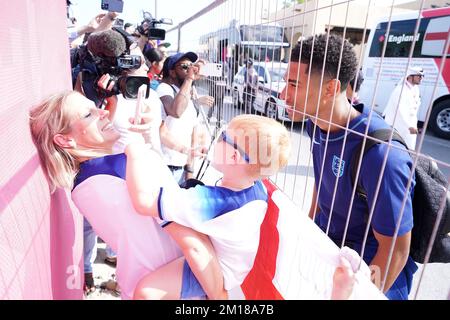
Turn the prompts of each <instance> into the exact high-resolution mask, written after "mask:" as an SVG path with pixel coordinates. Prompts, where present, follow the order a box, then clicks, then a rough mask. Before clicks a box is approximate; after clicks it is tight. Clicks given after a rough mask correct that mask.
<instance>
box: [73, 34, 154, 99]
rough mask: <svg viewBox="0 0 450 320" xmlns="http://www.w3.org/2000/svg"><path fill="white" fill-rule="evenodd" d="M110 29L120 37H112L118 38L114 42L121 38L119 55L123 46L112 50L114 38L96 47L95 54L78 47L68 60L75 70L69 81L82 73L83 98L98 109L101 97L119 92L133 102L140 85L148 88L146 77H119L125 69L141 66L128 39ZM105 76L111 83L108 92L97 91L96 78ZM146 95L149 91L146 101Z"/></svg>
mask: <svg viewBox="0 0 450 320" xmlns="http://www.w3.org/2000/svg"><path fill="white" fill-rule="evenodd" d="M113 30H114V31H116V32H117V33H119V34H120V35H118V34H114V37H116V38H117V37H119V39H118V40H120V37H124V40H125V50H123V52H122V49H123V47H121V48H116V47H115V43H117V39H111V41H110V43H108V44H107V45H105V44H102V45H99V48H95V49H97V50H98V52H96V53H95V52H91V51H89V50H88V47H87V46H85V45H83V46H80V47H79V49H78V52H77V55H76V58H75V60H73V61H72V67H73V70H75V72H73V75H72V76H73V78H74V77H75V76H76V75H75V73H76V72H77V71H78V72H82V83H81V85H82V87H83V91H84V93H85V95H86V97H87V98H88V99H90V100H92V101H94V103H95V104H96V105H97V107H100V106H101V104H102V101H103V100H104V99H105V98H108V97H111V96H114V95H118V94H120V93H122V95H123V96H124V97H125V98H126V99H136V98H137V94H138V89H139V87H140V86H141V85H143V84H146V85H147V86H148V87H150V85H149V83H150V80H149V78H148V77H139V76H127V75H123V72H124V71H126V70H133V69H138V68H140V67H141V64H142V61H141V56H140V55H131V54H130V48H131V47H132V41H131V40H130V39H128V37H127V35H126V34H125V33H124V31H122V30H121V29H116V28H113ZM113 40H116V41H113ZM122 46H123V42H122ZM103 50H106V52H107V53H108V54H109V55H107V54H106V52H105V54H103V53H102V52H103ZM111 52H114V53H115V55H112V54H111ZM77 69H78V70H77ZM76 74H77V73H76ZM105 74H109V75H110V77H111V81H114V82H115V84H114V86H113V88H112V89H111V90H110V91H109V90H108V91H107V90H104V89H102V88H100V87H99V86H98V84H97V83H98V80H99V79H100V77H101V76H103V75H105ZM149 93H150V91H149V90H148V91H147V92H146V98H148V96H149Z"/></svg>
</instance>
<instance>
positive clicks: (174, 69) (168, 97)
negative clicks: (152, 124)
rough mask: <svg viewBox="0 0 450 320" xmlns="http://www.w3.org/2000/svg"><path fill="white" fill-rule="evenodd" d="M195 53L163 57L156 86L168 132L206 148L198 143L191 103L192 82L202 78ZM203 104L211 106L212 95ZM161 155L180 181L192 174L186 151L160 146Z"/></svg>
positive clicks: (193, 97) (195, 110) (196, 112)
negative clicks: (159, 81)
mask: <svg viewBox="0 0 450 320" xmlns="http://www.w3.org/2000/svg"><path fill="white" fill-rule="evenodd" d="M197 60H198V56H197V55H196V54H195V53H193V52H186V53H182V52H179V53H177V54H175V55H173V56H170V57H168V58H167V59H166V61H164V66H163V71H162V75H163V79H162V82H161V84H160V85H159V86H158V88H157V92H158V95H159V97H160V99H161V101H162V103H163V106H164V111H165V113H166V114H167V117H166V118H165V119H163V120H164V123H165V125H166V127H167V128H168V130H169V132H170V134H171V135H173V136H176V137H177V138H178V139H179V140H180V142H181V144H183V145H189V146H190V148H191V149H192V150H196V149H197V148H200V149H202V150H203V151H205V150H206V149H207V148H206V146H201V144H200V141H202V140H204V139H202V138H201V134H200V129H201V128H200V126H199V121H198V116H199V109H198V108H197V107H196V105H195V104H194V102H195V100H196V91H195V87H194V86H193V83H194V81H195V80H198V79H200V78H201V75H200V68H201V66H202V65H203V64H204V62H203V61H197ZM202 99H203V100H202V101H201V102H202V103H203V104H204V105H207V106H209V107H210V106H212V104H213V103H214V99H213V98H212V97H203V98H202ZM162 150H163V155H164V158H165V160H166V163H167V164H168V166H169V169H170V170H171V171H172V174H173V175H174V176H175V179H176V180H177V181H178V182H179V183H180V184H182V183H183V182H184V181H185V180H187V179H189V178H191V177H192V174H193V167H194V158H193V157H189V156H188V155H187V154H186V153H185V152H179V151H176V150H174V149H173V148H172V149H169V148H165V147H164V146H163V148H162Z"/></svg>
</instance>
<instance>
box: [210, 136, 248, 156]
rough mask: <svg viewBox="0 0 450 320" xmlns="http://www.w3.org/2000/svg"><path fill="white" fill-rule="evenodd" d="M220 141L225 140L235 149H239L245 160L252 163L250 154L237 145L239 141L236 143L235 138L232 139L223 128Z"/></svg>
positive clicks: (218, 140)
mask: <svg viewBox="0 0 450 320" xmlns="http://www.w3.org/2000/svg"><path fill="white" fill-rule="evenodd" d="M220 141H224V142H225V143H228V144H229V145H230V146H232V147H233V148H234V149H235V150H237V151H239V153H240V154H241V156H242V157H243V158H244V160H245V162H247V163H250V158H249V156H248V155H247V154H246V153H245V151H244V150H242V149H241V148H240V147H239V146H238V145H237V143H235V142H234V141H233V139H231V138H230V137H229V136H228V135H227V133H226V131H225V130H223V131H222V132H221V133H220V135H219V138H218V139H217V142H220Z"/></svg>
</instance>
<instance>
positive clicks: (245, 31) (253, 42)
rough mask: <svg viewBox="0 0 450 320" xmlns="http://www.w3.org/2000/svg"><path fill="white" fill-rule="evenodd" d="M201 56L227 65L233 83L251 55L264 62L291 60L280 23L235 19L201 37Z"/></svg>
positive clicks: (227, 74) (226, 74)
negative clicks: (235, 76) (247, 21)
mask: <svg viewBox="0 0 450 320" xmlns="http://www.w3.org/2000/svg"><path fill="white" fill-rule="evenodd" d="M199 42H200V52H199V55H200V57H201V58H203V59H206V60H208V61H210V62H215V63H222V64H223V65H224V70H225V77H226V78H228V85H231V83H232V81H233V77H234V75H235V74H236V73H237V72H238V70H239V66H242V65H243V64H244V61H245V60H246V59H248V58H250V59H253V61H255V62H256V61H261V62H272V61H273V62H280V61H281V62H287V60H288V58H289V57H287V54H286V51H287V49H288V48H289V46H290V45H289V42H288V40H287V38H286V35H285V32H284V29H283V27H282V26H280V25H278V24H277V23H262V24H255V25H249V24H240V23H239V22H238V21H237V20H232V21H231V22H230V24H229V26H228V27H227V28H223V29H219V30H216V31H213V32H210V33H207V34H205V35H203V36H201V37H200V41H199Z"/></svg>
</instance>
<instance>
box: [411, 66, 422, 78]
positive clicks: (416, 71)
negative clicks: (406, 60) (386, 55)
mask: <svg viewBox="0 0 450 320" xmlns="http://www.w3.org/2000/svg"><path fill="white" fill-rule="evenodd" d="M408 76H422V77H423V76H425V73H424V72H423V68H421V67H409V69H408Z"/></svg>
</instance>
